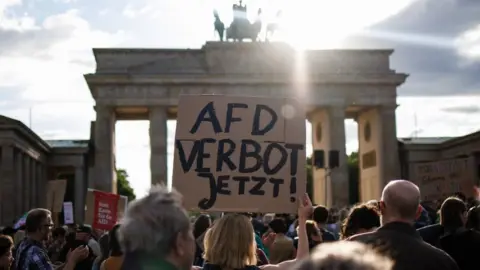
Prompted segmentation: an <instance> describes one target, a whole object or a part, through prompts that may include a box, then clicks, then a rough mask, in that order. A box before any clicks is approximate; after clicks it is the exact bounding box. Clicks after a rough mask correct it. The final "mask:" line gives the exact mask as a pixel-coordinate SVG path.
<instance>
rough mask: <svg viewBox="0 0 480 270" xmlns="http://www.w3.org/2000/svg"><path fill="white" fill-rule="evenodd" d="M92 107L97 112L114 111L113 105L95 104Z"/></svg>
mask: <svg viewBox="0 0 480 270" xmlns="http://www.w3.org/2000/svg"><path fill="white" fill-rule="evenodd" d="M93 109H94V110H95V112H97V113H113V112H114V111H115V107H114V106H107V105H95V106H93Z"/></svg>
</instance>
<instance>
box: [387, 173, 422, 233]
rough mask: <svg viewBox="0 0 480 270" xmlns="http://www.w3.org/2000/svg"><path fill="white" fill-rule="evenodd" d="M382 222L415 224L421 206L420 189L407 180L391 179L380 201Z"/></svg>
mask: <svg viewBox="0 0 480 270" xmlns="http://www.w3.org/2000/svg"><path fill="white" fill-rule="evenodd" d="M379 210H380V213H381V223H382V224H386V223H389V222H394V221H399V222H406V223H411V224H413V223H414V222H415V219H416V217H417V213H418V211H420V210H421V208H420V189H419V188H418V187H417V186H416V185H415V184H414V183H412V182H410V181H407V180H394V181H390V182H389V183H388V184H387V185H386V186H385V188H384V189H383V192H382V199H381V201H380V202H379Z"/></svg>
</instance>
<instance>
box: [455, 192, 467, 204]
mask: <svg viewBox="0 0 480 270" xmlns="http://www.w3.org/2000/svg"><path fill="white" fill-rule="evenodd" d="M453 196H454V197H456V198H458V199H460V200H462V201H463V202H466V201H467V196H465V194H463V193H462V192H455V194H454V195H453Z"/></svg>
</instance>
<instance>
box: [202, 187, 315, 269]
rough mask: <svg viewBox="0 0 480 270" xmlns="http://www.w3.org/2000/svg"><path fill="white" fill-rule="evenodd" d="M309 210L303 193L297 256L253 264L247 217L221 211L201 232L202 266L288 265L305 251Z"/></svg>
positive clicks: (254, 255) (252, 234) (251, 232)
mask: <svg viewBox="0 0 480 270" xmlns="http://www.w3.org/2000/svg"><path fill="white" fill-rule="evenodd" d="M312 212H313V207H312V202H311V201H310V198H309V197H308V195H307V194H305V195H304V196H303V197H302V198H301V199H300V205H299V208H298V215H299V230H298V237H299V245H298V251H297V256H296V258H295V259H293V260H288V261H284V262H281V263H279V264H269V265H264V266H261V267H258V266H257V260H258V258H257V252H256V249H257V247H256V244H255V232H254V230H253V226H252V223H251V222H250V220H249V219H248V217H246V216H244V215H240V214H231V215H225V216H223V217H222V218H221V219H219V220H218V221H217V222H215V224H214V225H213V226H212V228H210V229H209V230H208V233H207V234H206V235H205V240H204V246H205V255H204V258H205V265H204V268H203V269H204V270H227V269H237V270H247V269H248V270H250V269H251V270H254V269H260V268H261V269H267V270H269V269H290V268H292V267H293V265H294V264H295V263H296V262H297V261H298V260H299V259H302V258H305V257H307V256H308V254H309V248H308V239H307V233H306V229H305V223H306V221H307V219H308V218H309V217H310V215H311V214H312Z"/></svg>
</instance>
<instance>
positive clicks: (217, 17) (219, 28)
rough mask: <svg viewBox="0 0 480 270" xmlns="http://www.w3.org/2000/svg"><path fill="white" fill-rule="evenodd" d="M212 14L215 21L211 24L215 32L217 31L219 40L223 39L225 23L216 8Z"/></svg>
mask: <svg viewBox="0 0 480 270" xmlns="http://www.w3.org/2000/svg"><path fill="white" fill-rule="evenodd" d="M213 16H214V17H215V22H214V23H213V26H214V27H215V32H217V33H218V37H219V38H220V41H223V37H224V33H225V24H224V23H223V22H222V20H220V15H218V12H217V11H216V10H214V11H213Z"/></svg>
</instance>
